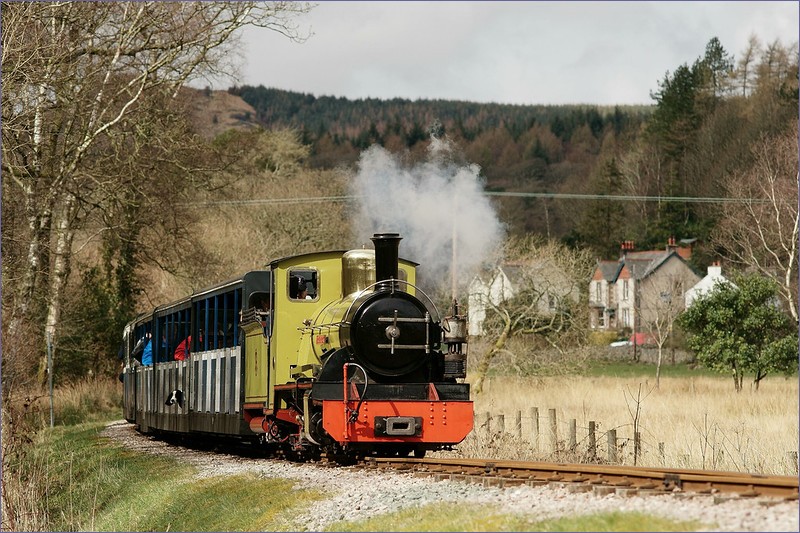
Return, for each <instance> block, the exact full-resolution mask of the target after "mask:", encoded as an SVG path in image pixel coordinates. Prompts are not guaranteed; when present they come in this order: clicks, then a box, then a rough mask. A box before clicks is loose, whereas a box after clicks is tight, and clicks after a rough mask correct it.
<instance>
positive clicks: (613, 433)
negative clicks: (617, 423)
mask: <svg viewBox="0 0 800 533" xmlns="http://www.w3.org/2000/svg"><path fill="white" fill-rule="evenodd" d="M608 462H609V463H616V462H617V430H616V429H609V430H608Z"/></svg>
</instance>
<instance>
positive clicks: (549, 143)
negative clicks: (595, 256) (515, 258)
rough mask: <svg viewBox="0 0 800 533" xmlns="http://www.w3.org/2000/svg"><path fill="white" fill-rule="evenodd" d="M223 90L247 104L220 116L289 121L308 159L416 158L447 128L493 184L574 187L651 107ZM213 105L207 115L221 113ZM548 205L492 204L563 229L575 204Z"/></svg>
mask: <svg viewBox="0 0 800 533" xmlns="http://www.w3.org/2000/svg"><path fill="white" fill-rule="evenodd" d="M228 93H229V97H230V98H231V99H230V100H227V101H228V102H230V103H231V104H232V103H233V102H239V98H241V100H242V101H243V102H244V103H246V105H247V108H246V111H245V108H244V107H242V106H241V104H237V105H238V106H239V107H238V109H239V111H238V112H227V115H228V116H230V117H234V118H240V119H246V120H244V122H245V123H247V122H248V121H249V120H250V119H252V120H253V121H255V122H257V123H258V124H260V125H262V126H264V127H265V128H268V129H271V128H282V127H290V128H295V129H297V130H298V131H299V132H300V133H301V136H302V140H303V142H304V143H305V144H308V145H309V146H311V155H310V158H309V161H308V163H309V164H310V165H311V166H312V167H316V168H334V167H337V166H339V165H343V164H345V165H346V164H352V163H354V162H355V161H357V160H358V157H359V155H360V153H361V152H362V151H363V150H365V149H366V148H368V147H369V146H371V145H373V144H378V145H381V146H383V147H385V148H386V149H387V150H389V151H391V152H394V153H403V152H408V153H409V154H410V155H411V157H412V158H413V157H424V154H425V151H426V150H425V149H426V147H427V145H428V143H427V141H428V140H429V139H430V136H431V134H435V135H437V136H443V135H446V136H447V138H449V139H450V140H452V141H453V142H454V143H455V144H456V146H457V147H458V149H459V151H460V152H459V153H460V156H461V157H462V158H463V160H464V161H465V162H469V163H474V164H477V165H479V166H480V167H481V174H482V175H483V176H484V177H485V178H486V187H487V189H489V190H493V191H525V192H544V191H547V192H582V191H584V189H585V187H586V183H587V182H588V181H589V179H590V177H591V173H592V172H593V171H594V169H595V166H596V164H597V162H598V161H599V160H600V159H601V152H602V151H605V152H606V153H605V154H604V155H603V156H602V157H603V158H607V157H611V156H613V154H614V153H615V152H616V151H617V148H615V146H620V147H621V146H622V145H623V144H626V143H628V142H630V141H631V140H632V139H634V138H636V136H638V135H639V132H640V131H641V129H642V128H641V126H642V124H643V122H644V121H646V120H647V119H648V117H650V116H651V115H652V111H653V107H651V106H590V105H557V106H556V105H510V104H496V103H489V104H483V103H475V102H464V101H454V100H415V101H412V100H408V99H403V98H393V99H390V100H381V99H376V98H367V99H356V100H350V99H347V98H342V97H333V96H320V97H316V96H314V95H311V94H304V93H298V92H292V91H285V90H281V89H273V88H266V87H264V86H258V87H253V86H241V87H232V88H231V89H229V90H228ZM215 98H216V97H215ZM220 101H221V100H220ZM203 105H207V104H205V103H204V104H203ZM247 112H250V114H248V113H247ZM222 114H224V113H223V112H222V111H220V112H219V113H217V114H215V115H214V116H217V117H218V118H217V120H220V118H219V117H220V116H221V115H222ZM239 125H240V126H241V124H239ZM552 207H553V208H552V209H550V208H546V207H543V204H542V202H539V203H537V204H535V207H534V208H532V204H531V202H530V201H529V200H525V199H506V200H503V201H502V204H501V206H500V209H501V210H505V211H506V213H504V215H507V216H504V218H505V219H506V220H513V221H514V222H513V225H514V226H515V227H516V228H517V229H518V230H521V231H529V230H537V231H541V232H543V233H544V232H547V233H548V234H552V235H563V234H564V233H566V232H567V231H568V228H569V227H571V225H572V221H571V218H572V217H573V216H574V213H573V212H571V210H570V209H561V208H560V206H552Z"/></svg>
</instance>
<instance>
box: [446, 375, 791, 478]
mask: <svg viewBox="0 0 800 533" xmlns="http://www.w3.org/2000/svg"><path fill="white" fill-rule="evenodd" d="M533 407H537V408H538V416H539V437H538V442H533V440H534V439H533V433H534V430H533V423H532V416H531V408H533ZM637 407H638V420H636V424H637V426H636V427H638V431H639V433H640V435H641V451H640V453H639V455H638V457H637V458H636V464H638V465H644V466H648V465H649V466H666V467H676V468H707V469H716V470H733V471H742V472H760V473H765V474H782V475H796V474H797V472H798V470H797V449H798V381H797V378H796V377H792V378H788V379H784V378H782V377H775V378H771V379H770V378H768V379H767V380H765V381H764V382H762V384H761V388H760V390H758V391H756V390H745V391H743V392H741V393H738V394H737V393H736V392H735V391H734V390H733V384H732V383H731V380H728V379H724V378H712V377H697V378H692V377H690V378H662V380H661V386H660V388H659V389H655V388H654V382H653V381H652V380H650V381H649V382H648V381H647V380H646V378H616V377H581V376H554V377H546V378H535V377H529V378H519V377H503V378H500V377H494V378H490V379H488V380H487V382H486V384H485V389H484V393H482V394H480V395H478V396H477V398H475V413H476V423H475V431H474V432H473V433H472V434H471V435H470V436H469V437H468V438H467V440H465V441H464V443H462V444H461V446H459V450H458V452H456V453H458V454H462V455H464V456H480V457H489V458H506V459H521V460H565V461H584V462H589V461H595V462H607V461H608V447H607V432H608V430H611V429H615V430H616V432H617V446H618V460H617V462H618V463H622V464H634V453H633V448H634V443H633V438H634V420H635V419H637ZM550 409H555V413H556V420H557V424H556V427H557V449H556V450H554V449H553V447H552V443H551V433H550V429H549V427H550V422H549V410H550ZM517 411H521V413H522V418H521V431H519V430H518V429H517V427H516V413H517ZM486 413H491V420H490V421H489V423H488V424H486V418H485V417H486ZM501 414H502V415H504V422H505V425H504V431H503V432H502V433H501V432H500V431H499V422H500V420H499V417H498V416H497V415H501ZM570 419H575V421H576V426H577V431H576V443H577V445H576V447H575V448H574V449H573V450H570V449H569V448H570V446H569V426H570ZM590 421H594V422H595V423H596V447H595V449H594V454H595V456H594V457H592V453H591V452H592V450H590V449H589V441H588V428H589V422H590ZM487 429H488V431H487ZM520 435H521V436H520ZM661 450H663V452H662V451H661Z"/></svg>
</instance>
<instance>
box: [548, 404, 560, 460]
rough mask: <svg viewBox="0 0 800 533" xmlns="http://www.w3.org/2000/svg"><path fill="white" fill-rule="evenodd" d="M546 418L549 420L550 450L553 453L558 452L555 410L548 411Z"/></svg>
mask: <svg viewBox="0 0 800 533" xmlns="http://www.w3.org/2000/svg"><path fill="white" fill-rule="evenodd" d="M547 417H548V418H549V419H550V449H551V451H553V452H557V451H558V423H557V421H556V410H555V409H548V410H547Z"/></svg>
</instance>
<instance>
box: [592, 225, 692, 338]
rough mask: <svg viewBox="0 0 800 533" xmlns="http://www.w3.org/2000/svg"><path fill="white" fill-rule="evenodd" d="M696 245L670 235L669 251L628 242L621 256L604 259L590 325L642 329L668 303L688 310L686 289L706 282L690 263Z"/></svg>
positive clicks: (596, 279) (594, 282) (597, 272)
mask: <svg viewBox="0 0 800 533" xmlns="http://www.w3.org/2000/svg"><path fill="white" fill-rule="evenodd" d="M693 243H694V239H689V240H682V241H681V242H680V243H679V244H676V241H675V239H674V238H670V239H669V242H668V244H667V246H666V248H665V249H664V250H647V251H636V250H635V249H634V243H633V241H625V242H623V243H622V247H621V253H620V258H619V259H618V260H616V261H599V262H598V264H597V268H596V269H595V272H594V275H593V276H592V279H591V281H590V283H589V306H590V319H589V320H590V324H589V325H590V327H591V328H592V329H594V330H606V331H619V330H622V329H625V328H628V329H630V330H631V331H633V332H637V331H640V330H641V327H642V324H643V323H647V322H648V321H651V320H654V319H655V317H656V314H657V313H659V312H661V311H662V310H663V309H664V306H665V305H669V306H671V307H672V308H673V309H674V308H675V307H677V308H679V310H683V309H684V308H685V304H684V296H685V292H686V290H687V289H688V288H690V287H693V286H694V285H695V284H696V283H697V282H698V281H700V276H699V275H698V274H697V273H696V272H695V271H694V269H693V268H692V267H691V266H690V265H689V263H688V262H687V261H688V260H689V259H691V255H692V254H691V253H692V245H693Z"/></svg>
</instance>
